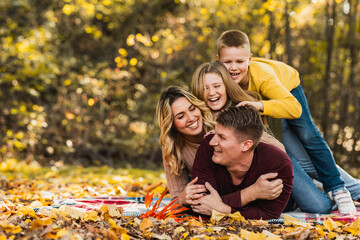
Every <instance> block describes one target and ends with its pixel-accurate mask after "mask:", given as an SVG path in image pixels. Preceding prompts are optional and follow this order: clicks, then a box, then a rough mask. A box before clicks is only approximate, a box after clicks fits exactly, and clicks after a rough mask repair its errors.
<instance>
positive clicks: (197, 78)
mask: <svg viewBox="0 0 360 240" xmlns="http://www.w3.org/2000/svg"><path fill="white" fill-rule="evenodd" d="M207 73H213V74H216V75H218V76H219V77H221V79H222V80H223V82H224V85H225V88H226V93H227V95H228V99H227V102H226V104H225V106H224V107H223V109H226V108H229V107H230V106H232V105H234V104H237V103H239V102H242V101H260V100H261V96H260V95H259V94H258V93H256V92H252V91H248V90H243V89H242V88H241V87H240V86H239V85H238V84H237V83H236V82H235V81H234V80H232V79H231V76H230V74H229V72H228V71H227V69H226V67H225V65H224V64H222V63H221V62H218V61H215V62H212V63H210V62H208V63H203V64H201V65H200V66H198V67H197V68H196V70H195V72H194V74H193V76H192V81H191V88H192V92H193V94H194V95H195V96H196V97H197V98H199V99H200V100H203V101H204V100H205V99H204V93H205V86H204V79H205V74H207Z"/></svg>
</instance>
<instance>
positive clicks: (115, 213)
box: [107, 204, 121, 218]
mask: <svg viewBox="0 0 360 240" xmlns="http://www.w3.org/2000/svg"><path fill="white" fill-rule="evenodd" d="M107 208H108V210H109V215H110V217H112V218H121V213H120V211H119V209H118V207H117V206H116V205H115V204H111V205H107Z"/></svg>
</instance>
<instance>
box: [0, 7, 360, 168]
mask: <svg viewBox="0 0 360 240" xmlns="http://www.w3.org/2000/svg"><path fill="white" fill-rule="evenodd" d="M359 8H360V7H359V1H358V0H312V1H310V0H305V1H295V0H268V1H265V0H253V1H245V0H225V1H215V0H151V1H150V0H58V1H50V0H41V1H40V0H21V1H20V0H18V1H13V0H3V1H1V3H0V51H1V55H0V139H1V142H0V153H1V156H2V158H4V159H11V158H17V159H26V160H27V161H30V162H31V161H34V160H35V161H38V162H40V163H42V164H55V163H56V162H58V161H63V162H68V163H78V164H88V163H91V164H108V165H115V164H116V165H117V164H120V165H123V166H126V164H132V165H137V166H141V165H148V164H150V165H151V166H152V167H155V166H158V165H160V163H161V152H160V149H159V144H158V137H159V129H158V126H157V124H156V120H155V116H154V115H155V106H156V102H157V100H158V97H159V94H160V92H161V91H162V90H163V89H165V88H166V87H168V86H170V85H173V84H176V85H181V86H184V87H186V88H188V86H189V84H190V81H191V76H192V73H193V71H194V70H195V68H196V67H197V66H198V65H199V64H201V63H203V62H207V61H213V60H215V59H216V58H215V56H216V49H215V43H216V39H217V37H218V36H219V35H220V34H221V33H222V32H223V31H225V30H229V29H240V30H242V31H244V32H246V33H248V35H249V37H250V41H251V44H252V46H251V48H252V53H253V55H254V56H260V57H266V58H272V59H276V60H280V61H284V62H286V63H288V64H290V65H292V66H294V67H295V68H296V69H297V70H298V71H299V72H300V76H301V79H302V85H303V87H304V89H305V93H306V95H307V98H308V101H309V106H310V108H311V111H312V114H313V117H314V119H315V122H316V123H317V125H318V126H319V127H320V129H321V131H322V132H323V134H324V136H325V138H326V140H327V141H328V143H329V145H330V146H331V148H332V150H333V151H334V153H335V155H336V159H337V160H339V161H340V160H341V164H343V165H344V164H348V165H352V166H354V165H357V166H359V160H360V159H359V156H360V155H359V151H360V124H359V122H360V88H359V84H360V79H359V76H360V75H359V63H358V55H359V44H360V35H359V28H360V24H359V21H360V18H359Z"/></svg>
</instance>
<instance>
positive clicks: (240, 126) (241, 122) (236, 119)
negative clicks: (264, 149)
mask: <svg viewBox="0 0 360 240" xmlns="http://www.w3.org/2000/svg"><path fill="white" fill-rule="evenodd" d="M216 122H217V123H218V124H220V125H222V126H224V127H227V128H232V129H234V132H235V134H236V135H237V136H238V137H239V142H241V141H245V140H252V142H253V143H254V144H253V146H252V147H251V149H250V150H252V149H254V148H255V147H256V146H257V145H258V143H259V141H260V138H261V136H262V134H263V131H264V126H263V122H262V120H261V116H260V114H259V111H258V110H257V109H256V108H255V107H253V106H241V107H236V108H229V109H227V110H224V111H222V112H221V113H220V114H219V116H218V117H217V119H216Z"/></svg>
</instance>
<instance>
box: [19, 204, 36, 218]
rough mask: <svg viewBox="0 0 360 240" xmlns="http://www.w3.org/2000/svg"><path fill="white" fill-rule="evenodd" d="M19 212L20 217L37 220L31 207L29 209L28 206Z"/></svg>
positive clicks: (20, 208)
mask: <svg viewBox="0 0 360 240" xmlns="http://www.w3.org/2000/svg"><path fill="white" fill-rule="evenodd" d="M17 212H18V215H20V216H30V217H33V218H36V214H35V211H34V209H32V208H31V207H28V206H23V207H19V209H18V211H17Z"/></svg>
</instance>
